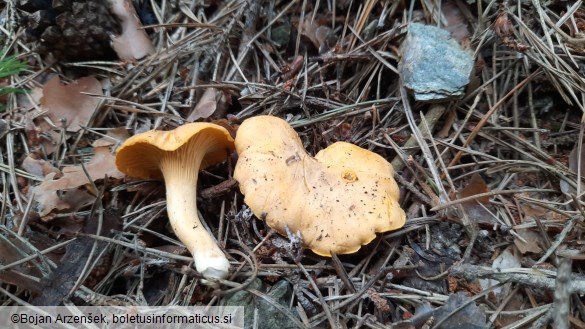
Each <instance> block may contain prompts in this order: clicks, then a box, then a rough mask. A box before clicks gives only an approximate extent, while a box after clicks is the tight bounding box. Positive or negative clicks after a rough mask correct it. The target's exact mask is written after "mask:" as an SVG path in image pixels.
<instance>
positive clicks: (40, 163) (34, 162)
mask: <svg viewBox="0 0 585 329" xmlns="http://www.w3.org/2000/svg"><path fill="white" fill-rule="evenodd" d="M22 169H23V170H24V171H26V172H28V173H29V174H33V175H35V176H37V177H40V178H43V177H46V176H47V175H49V174H50V173H55V174H56V175H59V174H61V172H60V171H59V169H57V168H55V167H53V165H52V164H51V163H49V162H48V161H45V160H43V159H37V158H36V157H35V156H34V155H33V154H29V155H28V156H27V157H26V158H25V159H24V161H22Z"/></svg>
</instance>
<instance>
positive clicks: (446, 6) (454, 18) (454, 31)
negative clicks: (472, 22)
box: [441, 0, 471, 45]
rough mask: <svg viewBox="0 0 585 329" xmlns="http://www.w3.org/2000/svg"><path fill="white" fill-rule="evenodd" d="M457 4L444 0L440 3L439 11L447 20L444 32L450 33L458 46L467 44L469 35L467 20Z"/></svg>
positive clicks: (451, 0) (450, 0)
mask: <svg viewBox="0 0 585 329" xmlns="http://www.w3.org/2000/svg"><path fill="white" fill-rule="evenodd" d="M461 8H465V7H459V6H458V5H457V3H456V2H455V1H453V0H445V1H443V2H441V11H442V13H443V15H444V17H445V19H446V20H447V25H446V26H445V30H447V31H449V32H451V35H452V36H453V38H455V40H457V42H459V44H460V45H465V44H469V37H470V36H471V33H470V32H469V29H468V28H467V20H466V19H465V16H464V15H463V12H462V11H461Z"/></svg>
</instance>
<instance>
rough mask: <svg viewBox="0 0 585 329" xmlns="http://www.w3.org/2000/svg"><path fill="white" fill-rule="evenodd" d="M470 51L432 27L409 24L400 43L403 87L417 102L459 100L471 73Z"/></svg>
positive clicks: (400, 66) (444, 31)
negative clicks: (406, 32)
mask: <svg viewBox="0 0 585 329" xmlns="http://www.w3.org/2000/svg"><path fill="white" fill-rule="evenodd" d="M473 65H474V61H473V56H472V53H471V51H469V50H463V49H461V46H460V45H459V43H457V41H456V40H455V39H453V38H452V37H451V35H450V33H449V32H448V31H446V30H443V29H440V28H438V27H435V26H430V25H424V24H419V23H411V24H410V26H409V27H408V34H407V36H406V39H405V40H404V42H403V43H402V61H401V62H400V64H399V66H398V68H399V71H400V75H401V76H402V81H403V83H404V86H405V87H406V88H407V89H408V90H410V91H411V92H412V93H414V98H415V100H417V101H423V102H442V101H448V100H452V99H458V98H461V97H462V96H463V95H464V94H465V87H466V86H467V84H468V83H469V77H470V76H471V73H472V70H473Z"/></svg>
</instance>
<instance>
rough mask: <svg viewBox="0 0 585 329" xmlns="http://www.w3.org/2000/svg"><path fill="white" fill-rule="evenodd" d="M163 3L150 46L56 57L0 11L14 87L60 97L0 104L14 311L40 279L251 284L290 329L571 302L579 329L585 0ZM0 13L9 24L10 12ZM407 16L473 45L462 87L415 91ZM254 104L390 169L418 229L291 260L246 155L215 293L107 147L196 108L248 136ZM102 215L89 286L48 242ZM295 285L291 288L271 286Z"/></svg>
mask: <svg viewBox="0 0 585 329" xmlns="http://www.w3.org/2000/svg"><path fill="white" fill-rule="evenodd" d="M124 3H125V4H128V3H129V1H125V2H124ZM120 4H123V2H120ZM150 4H151V5H152V6H151V7H152V11H153V12H152V15H151V17H154V20H155V21H156V24H155V25H154V26H153V27H151V28H150V30H151V31H152V33H151V34H148V33H144V34H142V33H141V32H144V30H142V29H140V30H139V31H141V32H140V34H141V35H142V37H144V36H147V37H148V39H150V40H149V41H152V43H151V46H152V48H150V46H147V47H145V48H144V49H146V50H145V51H144V52H142V54H138V53H136V52H134V50H133V49H134V48H133V47H132V48H125V49H124V51H126V50H128V51H129V54H128V56H126V55H123V54H122V53H120V58H126V59H124V60H122V61H100V60H99V59H96V60H95V61H87V62H57V63H53V64H49V63H50V59H47V58H40V57H39V56H37V55H35V54H34V53H31V52H30V51H29V50H30V49H34V45H33V44H30V43H27V42H26V41H25V40H20V39H17V33H16V32H17V31H18V27H17V26H16V24H15V23H16V21H15V20H11V19H6V20H0V21H1V22H2V24H3V30H2V31H3V32H2V37H0V40H10V42H4V43H3V44H5V45H7V47H8V48H7V54H8V55H15V56H16V58H20V59H25V60H26V61H27V63H28V64H29V69H28V70H27V71H24V72H22V73H20V74H18V75H14V76H11V77H9V78H7V79H5V80H4V81H6V83H7V84H8V85H10V87H13V88H26V89H29V90H33V91H34V90H36V91H37V92H36V93H37V94H38V93H39V91H40V90H41V88H43V89H42V91H43V98H44V97H45V96H46V99H44V100H43V101H40V103H39V100H38V97H36V96H34V93H33V94H9V95H7V96H6V105H7V106H6V111H4V112H2V113H0V115H1V118H0V119H2V120H4V122H6V125H7V129H5V130H4V131H5V133H4V135H3V136H2V137H1V139H0V154H1V155H0V178H1V183H0V184H1V186H2V212H3V216H2V222H1V223H0V229H1V234H0V235H1V239H2V240H1V241H3V242H2V246H3V247H2V248H3V249H2V254H8V255H10V256H11V257H2V263H1V264H0V285H1V287H0V288H2V289H1V290H0V291H1V292H2V293H1V294H0V296H1V297H0V298H2V299H3V302H4V303H5V304H17V303H18V300H25V301H33V300H35V298H39V297H37V296H38V294H39V291H38V289H35V285H34V284H32V282H39V280H40V282H42V286H43V287H47V291H52V292H54V293H51V299H45V300H50V303H61V301H62V300H63V298H66V299H68V300H69V301H73V302H74V303H75V304H89V305H101V304H120V303H122V304H123V303H130V304H141V305H147V304H148V305H163V304H168V303H170V302H171V301H173V302H176V303H181V304H184V305H192V304H199V305H209V304H212V305H215V304H216V303H223V302H225V301H226V300H228V298H230V296H234V295H237V294H239V293H240V294H241V295H245V296H246V300H248V301H246V302H244V301H242V303H249V305H251V304H252V303H255V302H256V301H255V300H254V298H258V299H259V300H262V301H266V303H267V304H268V305H270V306H271V307H269V308H266V310H268V309H269V312H273V313H277V312H278V314H279V315H282V317H280V316H278V317H277V316H274V318H275V319H276V318H278V319H283V320H281V323H280V324H276V325H277V326H282V327H283V328H284V327H287V326H288V327H300V328H303V327H304V328H309V327H351V328H360V327H362V328H366V327H369V328H383V327H397V328H400V327H405V328H408V327H412V326H414V327H421V328H441V327H445V328H446V327H449V328H451V327H457V326H458V325H459V326H460V327H462V328H470V327H472V326H478V327H482V328H483V327H487V326H489V327H493V328H512V327H525V328H544V327H547V326H548V327H552V326H556V325H557V323H555V324H554V325H553V324H552V322H551V321H552V319H553V313H554V312H553V311H552V310H553V309H555V307H557V306H563V307H566V305H568V312H567V314H568V315H567V317H566V318H567V320H566V321H567V322H568V323H570V324H571V325H572V326H573V327H575V328H585V325H583V323H582V320H581V319H583V318H585V314H583V310H584V309H585V306H584V305H583V302H582V301H581V300H580V299H579V298H578V296H577V295H575V293H574V292H571V289H569V290H568V297H567V296H565V297H560V298H561V299H559V297H556V298H553V290H554V287H555V280H556V277H557V274H559V275H560V276H561V278H562V277H563V275H565V272H566V270H564V272H563V271H561V270H559V269H558V268H559V267H560V266H559V265H560V264H561V263H563V261H564V260H572V262H571V264H570V266H569V276H570V278H571V282H572V287H573V288H574V290H573V291H583V285H584V279H583V277H582V272H583V257H582V254H583V250H584V247H583V246H584V245H585V243H584V242H583V238H582V235H583V234H582V233H583V228H584V226H583V213H584V212H583V205H584V204H583V198H582V195H577V194H576V190H577V189H576V187H577V186H579V185H577V184H579V183H580V182H578V181H577V176H578V175H577V174H576V171H577V168H578V167H576V166H575V164H574V162H575V158H578V155H577V154H575V153H576V151H574V152H571V151H572V150H573V149H574V147H575V144H576V142H575V141H576V140H579V136H580V131H583V126H582V120H581V118H582V115H583V110H585V106H584V104H583V99H585V97H583V93H584V92H585V85H584V84H583V79H582V74H581V73H582V70H583V69H584V68H585V67H584V66H583V57H584V56H585V52H584V50H583V34H584V33H585V26H584V24H583V20H584V19H585V15H584V14H583V10H582V8H581V7H580V5H581V2H580V1H577V2H562V1H561V2H546V3H543V2H535V1H533V2H510V1H505V0H503V1H497V2H496V1H492V2H484V1H476V2H474V3H470V2H464V1H434V0H430V1H427V0H424V1H414V0H413V1H407V2H398V1H385V2H382V1H376V0H367V1H363V2H360V3H358V2H355V1H353V2H352V1H334V2H331V3H329V2H323V1H321V2H317V3H310V2H308V1H300V2H299V1H297V2H278V1H269V2H264V3H261V2H258V1H232V2H221V1H211V2H205V3H203V2H196V1H187V2H184V3H183V2H182V3H181V4H177V3H173V2H170V1H167V0H161V1H150ZM0 10H1V12H2V15H6V16H5V17H14V15H16V11H15V10H14V8H13V7H12V6H11V5H9V4H2V5H0ZM125 15H128V14H125ZM132 15H133V14H132ZM132 15H130V16H132ZM130 16H128V17H130ZM413 22H418V23H422V24H427V25H432V26H438V27H442V28H443V27H444V28H446V29H447V30H449V31H450V32H452V35H453V37H454V38H455V40H457V41H458V42H459V44H460V45H461V47H462V48H464V49H469V50H471V51H472V52H473V54H474V56H473V60H474V67H473V73H472V77H471V79H470V80H471V82H470V85H468V87H467V89H466V90H465V95H464V96H463V98H461V99H456V100H452V101H450V102H448V103H444V104H441V105H442V106H444V108H443V109H440V110H439V109H438V108H437V107H436V104H423V103H420V102H416V101H414V100H413V98H412V95H409V94H408V93H405V92H404V90H403V86H402V84H401V81H400V76H399V75H398V63H399V62H400V60H401V56H402V53H401V51H400V49H401V48H400V47H401V44H402V42H403V40H404V39H405V36H406V34H407V31H408V26H409V25H410V24H411V23H413ZM129 31H130V32H132V33H138V32H137V31H138V30H136V29H135V28H134V29H132V28H131V29H130V30H129ZM149 33H150V32H149ZM2 38H5V39H2ZM12 41H15V42H12ZM125 42H126V41H124V42H122V43H125ZM119 43H120V42H118V44H119ZM144 56H146V57H144ZM143 57H144V58H143ZM141 58H143V59H141ZM436 60H437V61H438V62H440V61H441V60H442V59H441V58H437V59H436ZM55 74H59V75H60V77H59V78H56V77H53V78H52V79H53V80H50V78H51V76H52V75H55ZM47 79H49V80H48V82H47V83H46V84H45V86H44V87H41V86H42V85H43V84H44V81H43V80H47ZM62 81H67V82H68V83H63V82H62ZM76 81H77V82H76ZM90 81H91V83H90ZM80 82H81V83H80ZM80 84H81V86H80ZM81 87H83V88H81ZM76 88H77V89H76ZM84 88H87V89H84ZM82 89H83V90H82ZM206 90H214V91H215V92H213V93H212V92H211V91H210V92H209V94H208V95H207V96H205V95H206ZM45 94H46V95H45ZM213 94H215V95H213ZM212 96H213V97H212ZM74 100H75V102H74ZM197 106H199V108H197ZM196 108H197V110H196V111H195V110H194V109H196ZM261 114H271V115H275V116H279V117H281V118H284V119H286V120H288V121H289V122H290V123H291V124H292V125H293V126H294V127H295V129H296V130H297V131H298V132H299V133H300V135H301V138H302V141H303V144H304V146H305V148H306V149H307V151H308V152H310V153H312V154H315V153H317V152H318V150H320V149H323V148H325V147H326V146H328V145H329V144H331V143H333V142H335V141H337V140H344V141H350V142H352V143H354V144H357V145H359V146H362V147H364V148H367V149H370V150H372V151H374V152H376V153H378V154H380V155H381V156H383V157H384V158H386V159H387V160H388V161H391V162H392V163H394V164H397V165H396V166H395V167H396V168H399V169H400V170H398V172H397V174H396V175H397V176H398V178H397V180H398V181H399V185H400V187H401V205H402V207H403V208H404V209H405V211H406V212H407V214H408V221H407V225H406V226H405V227H404V228H403V229H400V230H397V231H393V232H388V233H385V234H383V235H381V236H379V237H378V238H377V239H376V240H375V241H373V242H372V243H371V244H369V245H367V246H364V248H362V250H361V251H360V252H359V253H357V254H353V255H344V256H339V257H337V258H334V259H329V258H323V257H319V256H316V255H314V254H312V253H311V252H310V251H303V250H299V248H297V245H298V243H292V242H290V241H288V240H289V237H280V236H278V235H277V234H275V233H274V232H272V231H271V230H270V229H269V228H268V227H266V226H264V224H263V222H262V221H261V220H258V219H256V218H255V217H254V216H253V215H251V214H249V212H246V207H245V206H244V205H243V204H242V199H243V198H242V195H241V194H240V193H239V191H238V189H237V187H236V186H235V184H234V183H233V180H232V177H231V175H232V173H233V167H234V164H235V161H237V157H235V156H233V157H232V158H230V160H229V161H227V162H226V163H224V164H221V165H218V166H215V167H212V168H209V169H207V170H206V171H205V172H203V173H202V174H201V177H200V186H199V189H200V190H203V191H206V193H204V195H205V197H204V198H201V199H200V200H198V208H199V210H200V211H201V213H202V215H203V216H204V217H205V218H209V219H210V220H209V221H208V226H209V227H208V229H209V230H210V231H211V232H212V233H213V234H214V236H215V237H216V238H217V240H218V241H219V243H220V245H221V246H222V247H223V248H224V250H226V251H227V252H228V253H229V256H230V258H231V259H230V260H231V262H232V264H233V265H234V270H233V273H232V275H231V276H230V278H229V280H226V281H224V282H222V283H221V284H220V285H219V286H218V287H216V288H212V287H209V286H206V285H204V284H202V282H201V280H200V279H201V278H200V276H199V275H198V274H197V273H196V272H195V271H194V270H192V269H191V268H190V267H189V266H190V262H191V258H190V257H188V255H186V254H185V253H184V249H182V248H181V247H182V246H181V244H180V243H179V242H177V240H176V237H175V236H174V235H173V234H172V231H171V230H170V229H169V227H168V225H167V218H166V212H165V210H166V209H165V204H164V199H165V193H164V188H163V186H162V184H161V183H160V182H157V181H137V180H130V179H126V178H124V177H123V176H121V175H119V174H117V173H116V171H115V167H114V165H113V154H114V152H115V149H116V147H117V146H118V145H119V144H120V143H121V142H122V141H123V140H124V139H125V138H127V137H128V135H134V134H135V133H137V132H141V131H145V130H148V129H152V128H156V129H164V130H168V129H172V128H174V127H176V126H178V125H181V124H183V123H184V122H186V121H190V120H198V121H213V122H219V123H221V124H222V125H223V126H225V127H229V128H230V132H232V133H234V134H235V133H236V129H237V126H238V125H239V124H240V123H241V121H242V120H244V119H246V118H249V117H252V116H256V115H261ZM190 116H191V117H190ZM571 153H572V154H571ZM82 164H83V166H82ZM84 168H85V170H84ZM86 173H87V174H86ZM474 173H481V176H479V175H477V176H475V175H474ZM87 176H89V177H90V178H88V177H87ZM106 176H107V177H110V178H109V179H104V178H105V177H106ZM478 177H479V178H481V177H483V178H481V181H480V179H479V178H478ZM563 182H569V183H570V184H569V185H570V186H571V188H567V187H566V186H565V187H562V186H561V185H563ZM41 186H42V188H41ZM91 209H93V210H94V214H96V213H97V214H98V217H97V218H99V215H100V214H101V216H102V217H107V216H106V215H107V214H109V213H111V211H113V210H115V211H120V214H121V216H120V218H119V219H116V221H117V224H116V225H114V226H108V227H109V228H110V230H109V231H108V232H103V233H102V234H101V235H107V236H108V237H110V239H109V240H107V242H104V244H103V245H100V247H103V248H102V249H103V250H104V253H105V254H107V255H110V256H111V255H117V257H114V258H112V259H111V262H106V263H107V264H106V265H105V266H104V267H103V268H102V269H100V271H101V272H102V274H103V273H106V275H103V276H101V275H97V276H95V281H97V283H96V282H90V281H91V280H90V281H85V283H84V282H82V281H84V279H83V277H82V274H83V276H85V275H89V274H88V273H79V272H78V270H76V269H74V268H73V267H72V266H71V264H72V263H80V262H81V263H83V262H87V261H88V258H86V256H87V255H85V254H84V256H83V257H72V256H71V255H68V252H69V251H68V250H69V248H71V247H65V250H66V251H63V249H61V253H49V254H50V258H49V256H45V255H44V254H43V251H46V250H47V249H49V248H52V247H55V246H61V244H64V245H67V244H71V243H72V242H69V239H70V236H71V234H72V233H71V232H74V233H73V234H80V233H79V232H83V229H82V227H83V225H87V224H80V223H84V222H91V221H94V220H95V218H96V217H95V216H94V217H92V216H91V214H90V210H91ZM108 216H109V215H108ZM118 224H119V225H118ZM40 236H42V238H40ZM294 239H297V237H295V238H294ZM6 241H19V243H16V242H10V243H9V242H6ZM83 241H84V244H92V243H95V242H96V241H97V240H95V239H93V238H92V237H86V238H84V240H83ZM297 242H298V241H297ZM100 243H101V242H100ZM5 245H10V247H6V246H5ZM31 246H32V247H31ZM74 247H75V245H74ZM61 248H63V246H61ZM515 248H518V250H515ZM80 249H82V248H81V247H80ZM107 255H106V256H107ZM27 256H29V257H31V260H29V261H27V262H25V263H23V264H20V263H18V262H19V260H21V259H24V258H25V257H27ZM51 262H54V264H55V265H56V267H55V266H50V265H49V264H50V263H51ZM92 264H93V263H92ZM50 273H56V274H58V276H59V277H63V278H65V281H63V282H62V283H58V282H57V281H56V280H55V275H56V274H50ZM535 273H538V274H535ZM31 277H33V280H31ZM41 278H44V279H41ZM80 278H81V279H80ZM480 279H481V280H491V281H489V282H490V284H488V285H489V287H487V288H486V289H483V288H482V287H481V286H480V283H479V282H480ZM560 281H562V280H560ZM560 281H559V282H560ZM77 282H78V283H77ZM252 283H253V284H252ZM285 283H286V285H287V286H289V287H290V290H291V291H292V293H287V294H284V295H282V296H280V297H278V299H277V298H276V297H273V296H270V295H269V292H270V291H271V288H274V287H279V286H281V285H285ZM81 284H82V286H80V285H81ZM503 284H505V285H506V289H497V288H499V287H500V285H503ZM559 284H560V285H562V284H561V283H559ZM60 285H62V286H63V287H64V288H63V289H56V290H52V289H51V288H50V287H57V286H60ZM565 286H566V285H565ZM253 287H258V288H259V289H254V288H253ZM495 291H498V293H497V294H495V293H494V292H495ZM571 294H572V296H571ZM252 295H253V296H255V297H254V298H251V297H250V296H252ZM496 295H497V298H496ZM15 297H17V298H18V299H17V298H15ZM43 298H44V297H43ZM563 298H564V299H563ZM284 299H286V300H284ZM35 303H39V302H38V299H37V300H36V302H35ZM463 305H465V306H463ZM445 313H446V314H447V315H445ZM444 319H447V320H444ZM261 320H262V319H260V320H258V319H257V318H254V317H252V323H250V324H247V326H250V327H252V326H255V327H258V328H262V325H263V324H262V321H261ZM445 321H453V322H445ZM482 321H483V322H482ZM455 322H457V323H455ZM479 322H481V323H479ZM559 323H560V321H559ZM563 323H565V322H563ZM557 327H558V326H557ZM565 327H568V326H567V325H565ZM558 328H561V327H558Z"/></svg>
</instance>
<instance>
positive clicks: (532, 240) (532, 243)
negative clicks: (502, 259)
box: [514, 229, 544, 254]
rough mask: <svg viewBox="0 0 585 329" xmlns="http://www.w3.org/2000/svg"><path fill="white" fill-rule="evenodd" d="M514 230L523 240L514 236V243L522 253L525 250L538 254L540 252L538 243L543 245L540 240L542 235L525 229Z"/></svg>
mask: <svg viewBox="0 0 585 329" xmlns="http://www.w3.org/2000/svg"><path fill="white" fill-rule="evenodd" d="M515 231H516V233H517V234H518V235H519V236H520V237H521V238H522V239H524V241H522V240H520V239H519V238H517V237H515V238H514V244H515V245H516V247H517V248H518V250H519V251H520V252H521V253H522V254H525V253H527V252H532V253H535V254H538V253H540V252H542V248H540V245H544V243H543V242H542V236H541V235H540V234H538V233H536V232H534V231H532V230H527V229H516V230H515Z"/></svg>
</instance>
